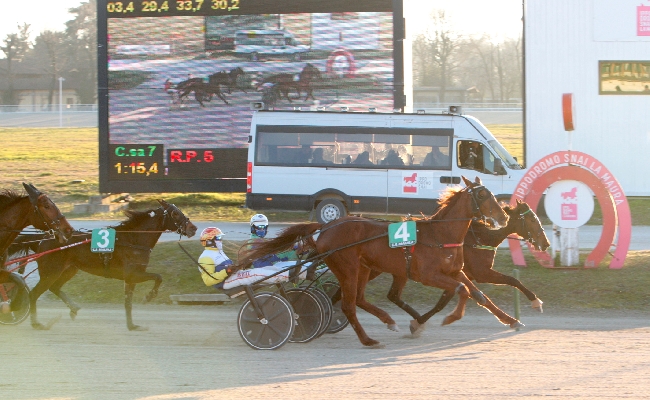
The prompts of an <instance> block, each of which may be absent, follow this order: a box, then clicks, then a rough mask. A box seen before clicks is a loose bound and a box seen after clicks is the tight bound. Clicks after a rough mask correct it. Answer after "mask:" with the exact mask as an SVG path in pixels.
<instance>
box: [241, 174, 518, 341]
mask: <svg viewBox="0 0 650 400" xmlns="http://www.w3.org/2000/svg"><path fill="white" fill-rule="evenodd" d="M462 178H463V181H464V183H465V185H466V187H465V188H464V189H458V188H455V189H448V190H447V192H445V193H443V194H442V195H441V197H440V199H439V202H440V207H439V208H438V211H437V212H436V213H435V214H434V215H433V216H431V217H429V218H424V219H421V220H418V221H416V225H417V244H415V245H413V246H411V247H404V248H402V249H399V248H390V247H389V246H388V245H387V244H386V242H385V238H386V237H387V235H388V234H387V229H388V225H389V223H388V222H385V221H376V220H369V219H365V218H359V217H345V218H341V219H339V220H335V221H332V222H330V223H328V224H326V225H321V224H318V223H312V224H299V225H295V226H292V227H290V228H287V229H286V230H285V231H283V232H282V233H281V234H280V235H279V236H277V237H276V238H274V239H272V240H270V241H268V242H264V243H260V244H259V245H258V246H256V247H254V248H253V249H252V250H251V251H250V252H249V253H248V254H246V255H245V256H244V257H243V264H242V266H243V267H246V266H248V264H249V263H250V262H251V260H253V259H257V258H259V257H261V256H263V255H266V254H269V253H271V252H273V251H276V250H277V249H278V248H288V247H290V246H292V245H293V243H296V242H297V241H299V240H306V241H307V242H308V243H309V244H310V245H313V246H315V248H316V250H317V253H318V254H319V255H320V256H322V257H324V260H325V262H326V264H327V266H328V267H329V269H330V270H331V271H332V272H333V273H334V275H335V276H336V278H337V279H338V281H339V283H340V285H341V292H342V301H341V302H342V306H341V309H342V311H343V313H344V314H345V316H346V317H347V318H348V321H350V324H351V325H352V327H353V328H354V330H355V332H356V334H357V336H358V338H359V340H360V341H361V343H362V344H363V345H364V346H377V345H379V342H378V341H376V340H374V339H371V338H370V337H368V335H367V334H366V332H365V331H364V330H363V328H362V327H361V324H360V323H359V320H358V319H357V316H356V306H357V305H358V306H359V307H361V308H362V309H364V310H366V311H368V310H372V313H373V314H374V315H377V316H380V319H381V320H382V321H383V322H385V323H387V324H389V325H390V324H395V321H393V320H392V318H390V316H389V315H388V314H387V313H386V312H385V311H383V310H381V309H379V308H378V307H376V306H374V305H372V304H370V303H368V302H367V301H365V299H364V290H365V286H366V283H367V282H368V278H369V275H370V269H373V270H377V271H381V272H388V273H390V274H392V275H397V276H403V277H405V278H410V279H413V280H415V281H418V282H421V283H423V284H424V285H427V286H435V287H439V288H442V289H444V290H450V291H454V292H456V293H458V294H459V296H460V300H459V302H458V305H457V307H456V309H455V310H454V311H453V312H452V314H451V315H450V317H451V318H455V319H459V318H460V317H461V316H462V313H463V312H464V307H465V303H466V302H467V299H468V298H469V297H473V298H474V299H475V300H476V301H477V302H478V303H479V304H485V303H486V301H487V299H486V298H485V296H484V295H483V294H482V293H481V292H480V291H479V290H478V289H477V288H476V286H475V285H474V284H473V283H472V282H471V281H470V280H469V279H468V278H467V276H465V274H464V273H463V271H462V266H463V240H464V238H465V235H466V234H467V230H468V228H469V225H470V222H471V221H472V219H473V218H480V219H481V220H482V221H483V223H484V224H485V225H486V226H487V227H488V228H492V229H499V228H501V227H502V226H505V224H506V223H507V221H508V216H507V214H506V213H505V212H504V211H503V209H502V208H501V207H500V206H499V204H498V203H497V201H496V199H495V198H494V196H493V195H492V193H491V192H490V191H489V190H488V189H487V188H485V187H484V186H483V185H482V184H481V181H480V179H479V178H476V182H475V183H472V182H470V181H469V180H468V179H467V178H465V177H462ZM319 229H320V233H319V235H318V239H317V240H316V241H314V240H313V235H314V233H315V232H316V231H317V230H319Z"/></svg>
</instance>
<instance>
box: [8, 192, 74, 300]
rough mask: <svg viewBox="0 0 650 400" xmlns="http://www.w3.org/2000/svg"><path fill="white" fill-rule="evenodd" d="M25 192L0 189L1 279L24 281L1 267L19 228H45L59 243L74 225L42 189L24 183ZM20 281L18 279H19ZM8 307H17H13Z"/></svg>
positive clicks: (64, 239) (72, 229) (70, 233)
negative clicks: (24, 194)
mask: <svg viewBox="0 0 650 400" xmlns="http://www.w3.org/2000/svg"><path fill="white" fill-rule="evenodd" d="M23 187H24V188H25V191H26V192H27V196H23V195H20V194H18V193H17V192H14V191H13V190H3V191H1V192H0V261H1V262H2V264H1V265H0V283H8V282H15V283H16V284H20V285H23V284H24V283H23V282H22V279H21V278H19V277H18V276H17V275H15V274H11V273H10V272H8V271H6V270H4V264H5V261H6V259H7V254H6V251H7V249H8V248H9V246H10V245H11V243H13V241H14V240H15V239H16V237H18V235H19V234H20V231H22V230H23V229H25V228H26V227H28V226H30V225H31V226H33V227H34V228H36V229H40V230H42V231H46V232H47V233H46V235H43V237H45V236H47V237H48V238H51V237H53V236H55V237H56V238H57V239H58V241H59V242H60V243H62V244H63V243H65V242H67V241H68V240H69V239H70V237H72V232H73V231H74V228H72V226H70V224H69V223H68V220H67V219H66V218H65V217H64V216H63V215H62V214H61V211H59V208H58V207H57V206H56V204H54V203H53V202H52V200H50V198H49V197H47V195H45V194H43V193H41V192H40V191H39V190H38V189H36V188H35V187H34V185H32V184H31V183H30V184H26V183H23ZM18 281H20V282H18ZM18 293H19V296H22V293H23V292H22V291H19V292H18ZM11 303H12V304H18V305H20V304H22V298H21V297H18V296H17V297H16V298H15V299H13V301H12V302H11ZM10 310H11V311H16V310H14V309H13V308H11V309H10Z"/></svg>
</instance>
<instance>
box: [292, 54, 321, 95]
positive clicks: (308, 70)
mask: <svg viewBox="0 0 650 400" xmlns="http://www.w3.org/2000/svg"><path fill="white" fill-rule="evenodd" d="M322 79H323V78H322V76H321V73H320V70H319V69H318V68H316V67H314V66H313V65H312V64H310V63H307V65H305V67H304V68H303V69H302V71H300V75H299V77H298V98H300V91H301V90H304V91H305V92H306V94H305V101H307V100H309V98H310V97H311V98H312V100H316V98H315V97H314V82H315V81H320V80H322Z"/></svg>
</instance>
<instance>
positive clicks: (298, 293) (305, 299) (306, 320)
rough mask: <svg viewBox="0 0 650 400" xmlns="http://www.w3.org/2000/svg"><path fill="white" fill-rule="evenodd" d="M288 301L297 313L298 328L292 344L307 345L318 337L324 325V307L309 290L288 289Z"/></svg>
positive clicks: (296, 327)
mask: <svg viewBox="0 0 650 400" xmlns="http://www.w3.org/2000/svg"><path fill="white" fill-rule="evenodd" d="M286 294H287V300H289V302H290V303H291V306H292V307H293V311H294V312H295V319H296V326H295V328H294V331H293V335H292V336H291V339H289V341H290V342H292V343H307V342H309V341H310V340H312V339H314V338H315V337H316V336H318V332H319V331H320V328H321V325H322V324H323V318H324V315H323V307H322V306H321V303H320V301H319V300H318V298H317V297H316V295H315V294H313V293H312V292H311V291H309V290H304V289H301V288H294V289H288V290H287V291H286Z"/></svg>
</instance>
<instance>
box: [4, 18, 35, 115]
mask: <svg viewBox="0 0 650 400" xmlns="http://www.w3.org/2000/svg"><path fill="white" fill-rule="evenodd" d="M3 43H4V45H3V46H0V50H2V52H3V53H5V59H6V63H5V65H6V71H5V73H6V76H7V90H6V91H4V92H3V93H2V103H3V104H7V105H18V104H19V103H20V99H19V98H18V95H17V93H16V92H15V90H14V80H15V76H14V75H15V74H14V67H15V65H14V63H19V62H21V61H22V60H23V57H24V56H25V54H26V53H27V51H28V50H29V48H30V46H31V43H30V41H29V24H26V23H23V24H22V25H18V33H10V34H8V35H7V37H6V38H5V39H4V40H3Z"/></svg>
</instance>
